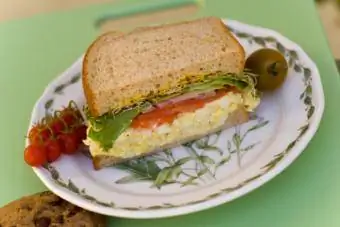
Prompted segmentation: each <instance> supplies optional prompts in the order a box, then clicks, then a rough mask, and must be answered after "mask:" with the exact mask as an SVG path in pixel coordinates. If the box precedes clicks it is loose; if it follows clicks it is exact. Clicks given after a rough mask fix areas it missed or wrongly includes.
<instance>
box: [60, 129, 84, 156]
mask: <svg viewBox="0 0 340 227" xmlns="http://www.w3.org/2000/svg"><path fill="white" fill-rule="evenodd" d="M58 141H59V143H60V145H61V152H62V153H64V154H73V153H75V152H76V151H77V149H78V145H79V144H78V143H77V141H78V137H77V134H75V133H72V132H69V133H65V134H61V135H59V137H58Z"/></svg>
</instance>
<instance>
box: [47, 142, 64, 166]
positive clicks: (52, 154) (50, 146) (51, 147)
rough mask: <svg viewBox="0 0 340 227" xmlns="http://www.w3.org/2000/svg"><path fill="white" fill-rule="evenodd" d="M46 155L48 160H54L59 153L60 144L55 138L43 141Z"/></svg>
mask: <svg viewBox="0 0 340 227" xmlns="http://www.w3.org/2000/svg"><path fill="white" fill-rule="evenodd" d="M45 148H46V155H47V161H48V162H54V161H56V160H57V159H58V158H59V157H60V155H61V146H60V144H59V142H58V140H56V139H51V140H48V141H47V142H46V143H45Z"/></svg>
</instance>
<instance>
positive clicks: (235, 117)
mask: <svg viewBox="0 0 340 227" xmlns="http://www.w3.org/2000/svg"><path fill="white" fill-rule="evenodd" d="M247 121H249V113H248V112H247V111H246V110H245V109H244V107H239V108H238V109H236V110H235V111H234V112H232V113H231V114H230V115H229V117H228V118H227V120H226V121H225V124H224V125H223V126H222V127H219V128H214V129H211V130H210V131H207V132H206V133H205V134H203V135H201V134H199V135H195V136H193V137H190V138H183V139H182V141H174V142H173V143H171V144H166V145H164V146H162V147H160V148H159V149H157V150H153V151H150V152H147V153H145V154H143V155H141V156H136V157H133V158H129V159H124V158H119V157H114V156H109V155H107V156H106V155H98V156H95V157H92V162H93V167H94V169H95V170H100V169H102V168H104V167H108V166H113V165H116V164H119V163H122V162H125V161H128V160H131V159H136V158H139V157H142V156H149V155H152V154H154V153H156V152H159V151H162V150H164V149H166V148H172V147H176V146H179V145H181V144H184V143H188V142H190V141H193V140H196V139H199V138H202V137H204V136H206V135H209V134H212V133H215V132H218V131H220V130H223V129H228V128H231V127H234V126H236V125H239V124H242V123H245V122H247Z"/></svg>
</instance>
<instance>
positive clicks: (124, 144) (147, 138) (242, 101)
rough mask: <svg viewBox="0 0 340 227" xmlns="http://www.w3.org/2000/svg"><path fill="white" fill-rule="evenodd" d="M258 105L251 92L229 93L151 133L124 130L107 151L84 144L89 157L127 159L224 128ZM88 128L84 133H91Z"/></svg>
mask: <svg viewBox="0 0 340 227" xmlns="http://www.w3.org/2000/svg"><path fill="white" fill-rule="evenodd" d="M258 104H259V98H257V97H256V96H254V95H252V94H251V92H245V93H236V92H229V93H227V94H226V95H225V96H223V97H221V98H219V99H217V100H214V101H212V102H210V103H207V104H206V105H205V106H204V107H203V108H200V109H197V110H196V111H194V112H187V113H182V114H180V115H178V116H177V118H176V119H175V120H174V121H173V122H172V123H170V124H162V125H160V126H159V127H156V128H152V129H135V128H132V127H129V128H127V129H126V130H124V131H123V132H122V133H121V134H120V135H119V136H118V137H117V139H116V140H115V141H113V144H112V146H111V147H110V148H109V149H104V148H103V146H102V144H100V142H98V141H96V140H93V139H92V138H91V137H88V138H87V140H86V141H85V144H86V145H88V146H89V148H90V151H91V155H92V156H97V155H110V156H116V157H120V158H129V157H134V156H138V155H142V154H143V153H146V152H149V151H150V150H155V149H158V148H159V147H162V146H164V145H168V144H172V143H175V142H176V141H179V140H181V138H183V137H191V136H195V135H200V134H204V133H205V132H207V131H209V130H211V129H215V128H219V127H221V126H223V125H224V124H225V121H226V120H227V119H228V117H229V115H230V114H231V113H232V112H233V111H235V110H236V109H237V108H239V107H240V106H244V107H245V108H246V109H247V110H248V111H252V110H254V109H255V108H256V106H257V105H258ZM91 127H93V126H91V125H89V128H88V133H89V132H90V131H91Z"/></svg>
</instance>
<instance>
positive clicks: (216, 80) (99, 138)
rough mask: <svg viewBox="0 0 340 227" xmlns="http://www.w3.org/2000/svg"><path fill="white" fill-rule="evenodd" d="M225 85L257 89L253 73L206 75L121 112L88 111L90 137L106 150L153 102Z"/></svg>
mask: <svg viewBox="0 0 340 227" xmlns="http://www.w3.org/2000/svg"><path fill="white" fill-rule="evenodd" d="M225 86H235V87H237V88H238V89H240V90H248V89H249V90H251V91H254V93H253V94H254V95H256V90H255V78H254V76H253V75H252V74H249V73H247V72H244V73H243V74H242V75H238V76H235V75H232V74H222V75H219V76H216V75H214V76H206V78H204V80H202V81H200V82H198V83H194V84H190V85H188V86H186V87H184V88H183V89H182V90H181V91H179V92H175V93H172V94H169V95H164V96H158V97H154V98H153V99H150V100H146V101H145V102H143V103H139V104H138V105H136V106H133V107H129V109H125V110H122V111H120V112H119V113H107V114H105V115H103V116H100V117H96V118H95V117H92V116H90V114H89V113H88V112H87V113H86V115H87V119H88V121H89V124H90V129H89V133H88V137H89V138H91V139H92V140H94V141H96V142H98V143H99V144H100V145H101V146H102V148H103V149H104V150H108V149H110V148H111V147H112V145H113V143H114V141H115V140H116V139H117V138H118V137H119V136H120V135H121V134H122V133H123V132H124V131H125V130H126V129H128V128H129V127H130V125H131V123H132V120H133V119H134V118H135V117H136V116H138V115H139V114H140V113H141V112H143V110H145V108H148V107H150V105H151V104H150V102H151V103H159V102H162V101H164V100H167V99H170V98H172V97H176V96H179V95H182V94H184V93H188V92H200V91H202V92H203V91H209V90H216V89H221V88H223V87H225Z"/></svg>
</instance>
